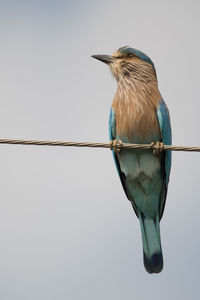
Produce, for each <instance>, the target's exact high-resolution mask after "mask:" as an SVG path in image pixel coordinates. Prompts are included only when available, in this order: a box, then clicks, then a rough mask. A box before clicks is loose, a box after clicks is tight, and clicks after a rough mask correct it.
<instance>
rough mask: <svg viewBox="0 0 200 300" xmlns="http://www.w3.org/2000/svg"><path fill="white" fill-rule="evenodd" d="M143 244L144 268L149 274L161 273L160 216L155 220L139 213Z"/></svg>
mask: <svg viewBox="0 0 200 300" xmlns="http://www.w3.org/2000/svg"><path fill="white" fill-rule="evenodd" d="M138 215H139V220H140V227H141V233H142V243H143V254H144V256H143V259H144V266H145V269H146V271H147V272H148V273H159V272H161V271H162V269H163V255H162V249H161V241H160V229H159V216H157V217H156V219H155V220H153V219H150V218H146V217H145V216H144V215H143V214H142V213H141V212H138Z"/></svg>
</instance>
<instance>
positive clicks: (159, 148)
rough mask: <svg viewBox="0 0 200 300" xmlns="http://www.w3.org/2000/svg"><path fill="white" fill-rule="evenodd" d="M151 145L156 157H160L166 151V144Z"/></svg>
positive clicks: (153, 143)
mask: <svg viewBox="0 0 200 300" xmlns="http://www.w3.org/2000/svg"><path fill="white" fill-rule="evenodd" d="M150 145H151V149H152V150H153V154H154V155H155V156H158V155H159V154H160V153H161V152H162V151H163V150H164V144H163V143H162V142H158V141H157V142H156V143H155V142H152V143H151V144H150Z"/></svg>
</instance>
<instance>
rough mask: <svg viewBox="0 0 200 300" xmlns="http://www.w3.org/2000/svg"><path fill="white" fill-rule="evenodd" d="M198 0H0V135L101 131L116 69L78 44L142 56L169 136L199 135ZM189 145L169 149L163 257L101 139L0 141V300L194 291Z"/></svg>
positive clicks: (197, 166) (196, 160)
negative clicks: (66, 143) (158, 260)
mask: <svg viewBox="0 0 200 300" xmlns="http://www.w3.org/2000/svg"><path fill="white" fill-rule="evenodd" d="M199 10H200V2H199V1H197V0H188V1H177V0H173V1H172V0H168V1H160V0H157V1H156V0H152V1H147V0H146V1H145V0H140V1H135V0H130V1H129V0H125V1H120V2H119V1H106V0H102V1H61V0H57V1H41V0H40V1H39V0H34V1H33V0H32V1H20V0H19V1H10V0H7V1H2V0H1V1H0V99H1V100H0V104H1V106H0V138H24V139H49V140H74V141H76V140H78V141H108V116H109V110H110V106H111V103H112V99H113V96H114V94H115V90H116V82H115V80H114V79H113V78H112V76H111V73H110V71H109V69H108V67H107V66H106V65H104V64H102V63H100V62H98V61H95V60H94V59H92V58H91V57H90V56H91V55H92V54H111V53H113V52H114V51H115V50H116V49H118V48H119V47H121V46H125V45H130V46H132V47H135V48H137V49H140V50H142V51H144V52H145V53H147V54H148V55H149V56H150V57H151V59H152V60H153V61H154V63H155V67H156V70H157V75H158V82H159V88H160V91H161V94H162V95H163V98H164V99H165V101H166V103H167V105H168V107H169V110H170V113H171V122H172V127H173V144H175V145H200V136H199V128H200V119H199V110H200V104H199V103H200V99H199V69H200V60H199V53H200V42H199V36H200V18H199ZM199 187H200V154H198V153H184V152H177V153H175V152H174V153H173V167H172V173H171V180H170V185H169V192H168V198H167V204H166V209H165V213H164V217H163V219H162V222H161V235H162V246H163V253H164V263H165V266H164V270H163V272H162V273H160V274H158V275H149V274H147V273H146V272H145V270H144V267H143V261H142V245H141V236H140V229H139V222H138V220H137V218H136V216H135V215H134V212H133V210H132V208H131V205H130V203H129V201H127V200H126V197H125V194H124V192H123V190H122V187H121V184H120V180H119V178H118V175H117V172H116V170H115V166H114V162H113V159H112V155H111V153H110V151H109V150H106V149H87V148H86V149H79V148H53V147H51V148H50V147H37V146H14V145H13V146H12V145H1V146H0V190H1V195H0V299H1V300H13V299H15V300H32V299H38V300H40V299H41V300H43V299H48V300H51V299H60V300H62V299H72V300H78V299H81V300H93V299H96V300H100V299H104V300H111V299H115V300H121V299H127V300H129V299H147V298H148V299H154V300H157V299H163V300H165V299H189V298H190V299H198V298H199V296H200V292H199V267H200V261H199V253H200V236H199V227H200V220H199V209H200V204H199V201H200V195H199Z"/></svg>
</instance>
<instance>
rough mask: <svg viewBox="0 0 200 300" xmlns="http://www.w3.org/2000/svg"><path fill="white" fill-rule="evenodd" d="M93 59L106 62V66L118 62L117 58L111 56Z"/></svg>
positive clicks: (97, 56)
mask: <svg viewBox="0 0 200 300" xmlns="http://www.w3.org/2000/svg"><path fill="white" fill-rule="evenodd" d="M92 57H93V58H96V59H98V60H100V61H102V62H104V63H105V64H110V63H112V62H114V61H115V60H116V58H115V57H113V56H111V55H92Z"/></svg>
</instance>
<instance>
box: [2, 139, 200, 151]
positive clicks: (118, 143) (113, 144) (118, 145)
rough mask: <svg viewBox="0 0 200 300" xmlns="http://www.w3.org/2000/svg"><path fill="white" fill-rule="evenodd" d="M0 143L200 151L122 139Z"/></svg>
mask: <svg viewBox="0 0 200 300" xmlns="http://www.w3.org/2000/svg"><path fill="white" fill-rule="evenodd" d="M0 144H12V145H38V146H64V147H92V148H110V149H111V150H114V151H115V152H119V151H120V150H122V149H152V150H155V151H157V152H161V151H163V150H167V151H192V152H200V147H192V146H173V145H163V144H162V143H159V142H156V143H154V142H152V143H151V144H128V143H122V142H121V141H117V140H114V141H111V142H109V143H97V142H92V143H91V142H68V141H47V140H21V139H20V140H17V139H0Z"/></svg>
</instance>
